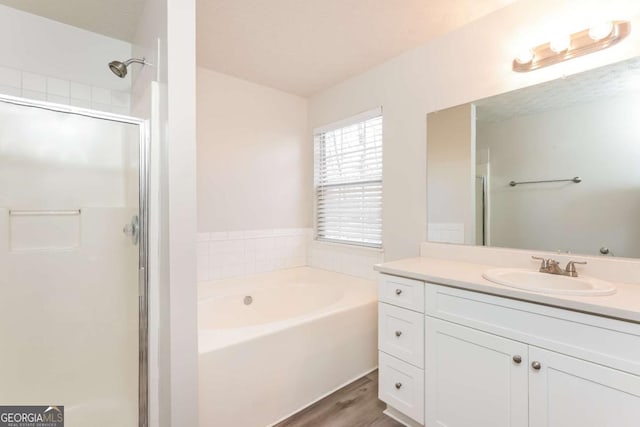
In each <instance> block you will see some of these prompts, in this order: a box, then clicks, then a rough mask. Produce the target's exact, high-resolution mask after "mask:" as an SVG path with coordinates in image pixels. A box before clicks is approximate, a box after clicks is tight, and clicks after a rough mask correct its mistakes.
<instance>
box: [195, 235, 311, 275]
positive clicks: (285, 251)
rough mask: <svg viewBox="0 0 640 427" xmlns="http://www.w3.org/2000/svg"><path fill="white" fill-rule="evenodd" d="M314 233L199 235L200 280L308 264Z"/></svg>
mask: <svg viewBox="0 0 640 427" xmlns="http://www.w3.org/2000/svg"><path fill="white" fill-rule="evenodd" d="M310 236H311V230H310V229H306V228H288V229H277V230H247V231H230V232H216V233H199V234H198V281H208V280H217V279H227V278H231V277H240V276H247V275H251V274H255V273H264V272H268V271H274V270H279V269H283V268H292V267H301V266H305V265H307V244H308V241H309V239H310Z"/></svg>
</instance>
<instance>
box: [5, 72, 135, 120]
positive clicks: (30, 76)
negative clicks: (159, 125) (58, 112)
mask: <svg viewBox="0 0 640 427" xmlns="http://www.w3.org/2000/svg"><path fill="white" fill-rule="evenodd" d="M0 93H1V94H5V95H11V96H19V97H23V98H29V99H34V100H37V101H48V102H55V103H56V104H64V105H72V106H75V107H81V108H91V109H93V110H99V111H107V112H110V113H116V114H124V115H127V114H129V107H130V103H131V99H130V98H131V96H130V94H129V93H128V92H125V91H117V90H111V89H105V88H101V87H96V86H90V85H86V84H83V83H79V82H72V81H69V80H62V79H57V78H54V77H49V76H45V75H42V74H35V73H29V72H26V71H21V70H18V69H15V68H8V67H1V66H0Z"/></svg>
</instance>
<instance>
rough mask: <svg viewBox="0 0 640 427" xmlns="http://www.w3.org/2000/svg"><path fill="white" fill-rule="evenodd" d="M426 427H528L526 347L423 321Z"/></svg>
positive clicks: (496, 337)
mask: <svg viewBox="0 0 640 427" xmlns="http://www.w3.org/2000/svg"><path fill="white" fill-rule="evenodd" d="M425 330H426V340H425V355H426V365H425V399H426V402H425V406H426V412H425V416H426V417H425V421H426V422H425V425H427V426H430V427H436V426H439V427H480V426H482V427H489V426H490V427H527V426H528V396H527V394H528V384H527V381H528V380H527V375H528V369H527V366H528V365H529V363H528V358H527V353H528V351H527V345H526V344H523V343H520V342H517V341H512V340H509V339H506V338H502V337H498V336H495V335H492V334H487V333H484V332H480V331H478V330H475V329H471V328H466V327H464V326H460V325H457V324H454V323H450V322H445V321H442V320H438V319H434V318H431V317H426V323H425Z"/></svg>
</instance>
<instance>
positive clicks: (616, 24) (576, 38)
mask: <svg viewBox="0 0 640 427" xmlns="http://www.w3.org/2000/svg"><path fill="white" fill-rule="evenodd" d="M630 32H631V23H630V22H629V21H613V22H605V23H603V24H601V25H598V26H595V27H592V28H589V29H587V30H583V31H580V32H577V33H573V34H571V35H570V36H566V37H562V38H556V39H554V40H552V41H550V42H549V43H545V44H542V45H540V46H537V47H535V48H533V49H527V50H524V51H522V52H520V53H518V55H517V56H516V58H515V59H514V60H513V71H516V72H520V73H522V72H527V71H533V70H537V69H538V68H542V67H547V66H549V65H553V64H557V63H559V62H562V61H566V60H569V59H573V58H577V57H579V56H582V55H586V54H589V53H592V52H597V51H599V50H602V49H606V48H608V47H609V46H613V45H614V44H616V43H618V42H619V41H621V40H622V39H624V38H625V37H627V36H628V35H629V33H630Z"/></svg>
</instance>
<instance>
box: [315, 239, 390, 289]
mask: <svg viewBox="0 0 640 427" xmlns="http://www.w3.org/2000/svg"><path fill="white" fill-rule="evenodd" d="M307 262H308V265H309V266H311V267H314V268H320V269H322V270H330V271H336V272H338V273H343V274H349V275H351V276H357V277H363V278H365V279H372V280H375V279H377V275H378V273H377V272H376V271H374V270H373V266H374V265H375V264H379V263H381V262H384V253H383V252H382V251H380V250H376V249H370V248H364V247H358V246H348V245H338V244H333V243H324V242H318V241H316V240H311V239H310V242H309V249H308V257H307Z"/></svg>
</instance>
